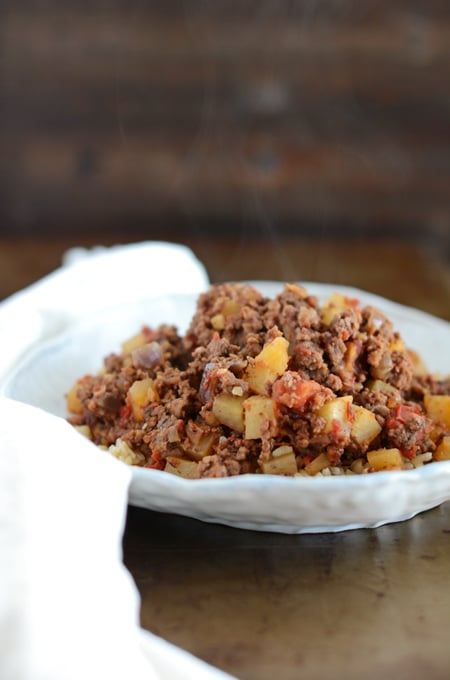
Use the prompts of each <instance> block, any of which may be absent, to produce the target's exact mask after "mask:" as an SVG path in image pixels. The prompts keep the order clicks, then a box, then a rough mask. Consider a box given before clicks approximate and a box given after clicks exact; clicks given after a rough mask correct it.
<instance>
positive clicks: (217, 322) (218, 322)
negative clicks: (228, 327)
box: [211, 314, 225, 331]
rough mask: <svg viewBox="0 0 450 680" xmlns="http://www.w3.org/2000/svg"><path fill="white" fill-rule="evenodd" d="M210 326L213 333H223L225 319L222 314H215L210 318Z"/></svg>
mask: <svg viewBox="0 0 450 680" xmlns="http://www.w3.org/2000/svg"><path fill="white" fill-rule="evenodd" d="M211 326H212V327H213V328H214V330H215V331H223V329H224V328H225V317H224V315H223V314H215V315H214V316H213V317H211Z"/></svg>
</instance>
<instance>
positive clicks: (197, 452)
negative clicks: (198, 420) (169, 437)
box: [186, 422, 216, 460]
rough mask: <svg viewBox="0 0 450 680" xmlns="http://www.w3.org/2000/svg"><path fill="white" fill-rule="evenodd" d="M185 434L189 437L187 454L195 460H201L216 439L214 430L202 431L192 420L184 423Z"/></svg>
mask: <svg viewBox="0 0 450 680" xmlns="http://www.w3.org/2000/svg"><path fill="white" fill-rule="evenodd" d="M186 434H187V436H188V439H189V446H188V449H189V455H190V456H191V457H192V458H194V459H195V460H201V459H202V458H204V457H205V456H207V455H208V454H209V453H210V451H211V449H212V447H213V445H214V442H215V440H216V435H215V434H214V432H206V433H205V432H204V431H203V430H202V428H201V427H198V426H197V425H195V424H194V423H192V422H188V424H187V425H186Z"/></svg>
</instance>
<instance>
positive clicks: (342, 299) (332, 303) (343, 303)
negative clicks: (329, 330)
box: [322, 293, 357, 326]
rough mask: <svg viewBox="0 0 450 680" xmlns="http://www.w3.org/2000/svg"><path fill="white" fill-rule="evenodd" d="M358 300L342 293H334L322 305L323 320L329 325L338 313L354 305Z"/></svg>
mask: <svg viewBox="0 0 450 680" xmlns="http://www.w3.org/2000/svg"><path fill="white" fill-rule="evenodd" d="M356 302H357V301H356V300H351V299H349V298H348V297H347V296H345V295H342V293H333V294H332V295H331V296H330V297H329V298H328V300H326V301H325V302H324V303H323V305H322V321H323V322H324V323H325V324H326V325H327V326H329V325H330V323H331V322H332V321H333V319H334V317H335V316H336V314H341V313H342V312H343V311H344V310H345V309H348V308H349V307H352V306H354V304H355V303H356Z"/></svg>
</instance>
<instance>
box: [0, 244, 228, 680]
mask: <svg viewBox="0 0 450 680" xmlns="http://www.w3.org/2000/svg"><path fill="white" fill-rule="evenodd" d="M207 285H208V278H207V274H206V271H205V269H204V267H203V265H202V264H201V263H200V262H198V260H197V259H196V258H195V256H194V255H193V253H192V252H191V251H190V250H189V249H187V248H186V247H184V246H181V245H174V244H167V243H151V242H148V243H140V244H132V245H130V246H117V247H114V248H108V249H105V248H97V249H94V250H93V251H84V250H83V249H76V250H73V251H70V252H68V253H67V254H66V257H65V263H64V264H63V266H62V267H61V268H60V269H58V270H57V271H56V272H54V273H52V274H50V275H49V276H47V277H46V278H45V279H43V280H41V281H39V282H37V283H36V284H34V285H32V286H30V287H29V288H27V289H25V290H23V291H21V292H19V293H17V294H15V295H13V296H12V297H11V298H9V299H8V300H6V301H4V302H3V303H1V304H0V343H1V348H2V352H1V355H0V395H1V389H2V384H3V383H4V378H5V377H6V376H7V375H8V373H9V371H11V370H13V368H14V366H15V365H16V364H17V361H18V360H19V359H20V357H21V356H23V355H24V353H26V352H27V351H30V350H33V349H34V348H35V347H37V346H39V344H40V343H41V342H44V341H46V340H48V339H49V338H51V337H54V336H55V335H56V334H58V333H59V332H62V331H65V330H67V329H69V328H70V327H71V324H73V323H76V322H77V321H79V320H81V319H82V318H84V317H85V316H86V315H89V314H93V313H95V312H96V311H103V310H105V309H107V308H108V307H113V306H116V305H118V304H121V303H125V302H127V301H128V300H132V299H135V298H136V296H137V295H139V296H140V297H144V296H147V297H149V296H152V295H159V294H162V295H163V294H167V293H171V292H180V290H181V291H184V292H191V293H193V292H200V291H201V290H204V289H205V287H206V286H207ZM130 480H131V471H130V468H128V467H127V466H126V465H124V464H123V463H121V462H119V461H117V460H116V459H114V458H113V457H112V456H110V455H109V454H107V453H106V452H104V451H100V450H99V449H97V447H95V446H94V445H93V444H92V443H91V442H89V441H88V440H86V439H84V438H83V437H82V436H80V435H79V434H78V433H77V432H76V431H75V430H74V429H73V428H72V427H71V426H70V425H69V424H68V423H67V422H65V420H64V419H63V418H59V417H56V416H54V415H51V414H49V413H46V412H44V411H43V410H41V409H39V408H35V407H32V406H30V405H27V404H25V403H21V402H18V401H14V400H11V399H8V398H6V397H4V396H0V557H1V559H0V678H1V680H99V679H102V678H108V680H116V679H117V680H123V679H124V678H126V679H127V680H221V679H223V680H226V678H228V679H229V678H230V676H228V675H226V674H224V673H222V672H221V671H219V670H217V669H215V668H213V667H211V666H209V665H208V664H206V663H204V662H202V661H200V660H199V659H196V658H195V657H193V656H192V655H190V654H188V653H187V652H184V651H183V650H181V649H178V648H177V647H174V646H173V645H171V644H170V643H168V642H166V641H164V640H161V639H160V638H158V637H156V636H154V635H151V634H150V633H148V632H147V631H143V630H142V629H141V628H140V625H139V610H140V598H139V594H138V591H137V588H136V586H135V583H134V581H133V579H132V577H131V575H130V573H129V572H128V571H127V570H126V568H125V566H124V565H123V561H122V534H123V529H124V522H125V516H126V508H127V500H128V488H129V484H130Z"/></svg>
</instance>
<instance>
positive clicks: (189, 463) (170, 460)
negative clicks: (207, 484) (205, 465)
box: [164, 456, 198, 479]
mask: <svg viewBox="0 0 450 680" xmlns="http://www.w3.org/2000/svg"><path fill="white" fill-rule="evenodd" d="M164 470H165V472H170V473H171V474H173V475H178V477H185V478H186V479H197V478H198V463H196V462H195V461H194V460H188V459H186V458H177V457H176V456H167V459H166V466H165V468H164Z"/></svg>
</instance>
